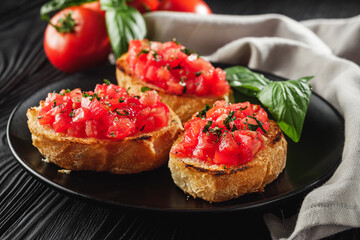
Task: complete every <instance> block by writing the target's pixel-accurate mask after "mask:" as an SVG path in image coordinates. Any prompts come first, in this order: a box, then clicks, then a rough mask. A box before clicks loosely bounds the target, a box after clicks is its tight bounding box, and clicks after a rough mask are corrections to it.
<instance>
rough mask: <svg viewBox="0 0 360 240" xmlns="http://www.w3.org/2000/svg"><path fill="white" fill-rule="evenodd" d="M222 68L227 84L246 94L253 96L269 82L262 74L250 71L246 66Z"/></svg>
mask: <svg viewBox="0 0 360 240" xmlns="http://www.w3.org/2000/svg"><path fill="white" fill-rule="evenodd" d="M224 70H225V72H226V80H227V81H228V82H229V85H230V86H231V87H234V88H235V89H236V90H237V91H239V92H240V93H242V94H245V95H247V96H251V97H255V96H256V95H257V93H259V92H260V91H261V90H262V89H263V88H264V86H266V85H267V84H268V83H269V82H270V81H269V80H268V79H267V78H265V77H264V76H263V75H262V74H258V73H255V72H252V71H251V70H249V69H248V68H246V67H242V66H234V67H229V68H226V69H224Z"/></svg>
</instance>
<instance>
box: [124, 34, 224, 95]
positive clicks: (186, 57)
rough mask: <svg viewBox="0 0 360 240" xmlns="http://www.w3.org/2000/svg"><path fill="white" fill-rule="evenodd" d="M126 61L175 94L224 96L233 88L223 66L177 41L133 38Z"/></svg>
mask: <svg viewBox="0 0 360 240" xmlns="http://www.w3.org/2000/svg"><path fill="white" fill-rule="evenodd" d="M126 61H127V63H128V64H129V66H130V69H131V71H132V74H134V75H135V76H137V77H138V78H139V79H141V80H142V81H145V82H147V83H151V84H153V85H155V86H157V87H159V88H162V89H164V90H165V91H167V92H169V93H171V94H176V95H182V94H191V95H198V96H205V95H206V96H217V97H221V96H224V95H226V94H227V93H228V92H229V90H230V86H229V84H228V83H227V81H226V80H225V72H224V71H223V70H222V69H220V68H214V67H213V65H212V64H211V63H210V62H208V61H206V60H205V59H203V58H200V57H199V55H197V54H196V53H193V52H192V51H190V50H189V49H186V48H185V47H184V46H182V45H180V44H179V43H177V42H175V41H170V42H165V43H160V42H150V41H148V40H132V41H130V43H129V50H128V54H127V59H126Z"/></svg>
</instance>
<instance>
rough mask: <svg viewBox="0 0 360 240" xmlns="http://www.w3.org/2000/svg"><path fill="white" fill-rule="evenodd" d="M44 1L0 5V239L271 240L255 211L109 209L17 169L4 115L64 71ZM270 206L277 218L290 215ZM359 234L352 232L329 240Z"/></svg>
mask: <svg viewBox="0 0 360 240" xmlns="http://www.w3.org/2000/svg"><path fill="white" fill-rule="evenodd" d="M44 2H46V1H45V0H33V1H25V0H20V1H12V0H2V1H1V3H0V84H1V85H0V86H1V87H0V96H1V97H0V109H1V113H2V114H0V239H133V240H136V239H149V240H150V239H154V240H155V239H156V240H158V239H160V240H161V239H174V240H175V239H233V238H235V237H239V232H241V236H246V235H247V234H251V239H269V238H270V236H269V233H268V231H267V229H266V227H265V225H264V223H263V220H262V214H261V213H258V214H256V213H255V214H252V215H246V216H238V215H232V216H231V215H230V216H223V215H221V216H219V215H217V216H216V215H215V216H206V217H201V216H191V217H189V216H178V215H156V214H153V213H151V212H145V213H144V212H135V211H127V210H125V209H121V208H117V209H112V208H109V207H106V206H99V205H96V204H93V203H87V202H84V201H82V200H78V199H74V198H71V197H69V196H66V195H63V194H61V193H59V192H57V191H55V190H53V189H51V188H49V187H47V186H46V185H44V184H43V183H41V182H39V181H37V180H35V179H34V178H33V177H32V176H30V175H29V174H28V173H27V172H25V171H24V170H23V169H22V168H21V167H20V165H19V164H18V163H17V162H16V160H15V159H14V157H13V155H12V154H11V152H10V150H9V148H8V145H7V142H6V123H7V120H8V118H9V115H10V113H11V111H12V109H13V108H14V107H15V106H16V104H17V103H18V102H19V101H21V100H22V99H24V98H26V97H28V96H30V95H31V94H32V92H34V91H36V90H37V89H39V88H41V87H43V86H45V85H46V84H48V83H50V82H54V81H58V80H60V79H61V78H63V77H64V76H65V74H63V73H61V72H59V71H58V70H56V69H55V68H53V67H52V66H51V65H50V63H49V62H48V61H47V59H46V57H45V55H44V52H43V48H42V38H43V32H44V29H45V26H46V23H45V22H42V21H41V20H40V17H39V9H40V7H41V5H42V4H43V3H44ZM207 2H208V3H209V5H210V7H211V8H212V9H213V12H214V13H220V14H239V15H247V14H260V13H281V14H285V15H287V16H289V17H292V18H294V19H296V20H304V19H310V18H328V17H331V18H340V17H351V16H354V15H356V14H359V9H360V1H358V0H356V1H355V0H350V1H334V0H326V1H325V0H319V1H310V0H304V1H291V0H286V1H285V0H284V1H280V0H275V1H271V2H269V1H265V0H242V1H236V0H223V1H220V0H208V1H207ZM39 79H41V81H39ZM295 207H296V206H295ZM274 211H275V213H276V214H278V215H279V216H282V215H285V216H286V214H287V213H289V214H291V213H293V212H294V211H293V208H289V209H282V210H278V209H277V210H274ZM233 229H236V231H234V230H233ZM358 238H359V230H357V229H355V230H350V231H347V232H345V233H341V234H338V235H336V236H334V237H331V238H329V239H358Z"/></svg>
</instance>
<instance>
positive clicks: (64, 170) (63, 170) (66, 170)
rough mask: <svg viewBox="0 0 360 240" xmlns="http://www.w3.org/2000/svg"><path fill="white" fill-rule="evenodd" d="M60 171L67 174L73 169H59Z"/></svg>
mask: <svg viewBox="0 0 360 240" xmlns="http://www.w3.org/2000/svg"><path fill="white" fill-rule="evenodd" d="M58 172H59V173H65V174H70V173H71V170H69V169H60V170H58Z"/></svg>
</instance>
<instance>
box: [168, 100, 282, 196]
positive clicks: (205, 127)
mask: <svg viewBox="0 0 360 240" xmlns="http://www.w3.org/2000/svg"><path fill="white" fill-rule="evenodd" d="M184 127H185V132H184V133H183V134H181V136H180V137H179V138H178V139H177V141H176V142H175V144H174V145H173V147H172V148H171V151H170V159H169V163H168V166H169V168H170V171H171V176H172V178H173V180H174V182H175V184H176V185H177V186H178V187H179V188H180V189H182V190H183V191H184V192H185V193H187V194H189V195H191V196H193V197H194V198H201V199H204V200H206V201H209V202H222V201H227V200H230V199H234V198H238V197H240V196H241V195H244V194H246V193H252V192H261V191H263V189H264V187H265V185H267V184H269V183H271V182H272V181H274V180H275V179H276V178H277V177H278V175H279V174H280V173H281V172H282V171H283V169H284V167H285V164H286V153H287V142H286V140H285V137H284V135H283V133H282V132H281V130H280V128H279V126H278V125H277V124H276V123H275V122H274V121H272V120H270V119H268V117H267V114H266V112H265V111H264V110H263V109H262V108H261V107H260V106H259V105H253V104H250V103H249V102H245V103H238V104H229V103H226V102H225V101H217V102H216V103H215V105H214V106H213V107H210V106H208V107H206V108H204V109H203V110H202V111H200V112H199V113H197V114H195V115H194V116H193V118H192V119H191V120H190V121H188V122H186V123H185V124H184Z"/></svg>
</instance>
